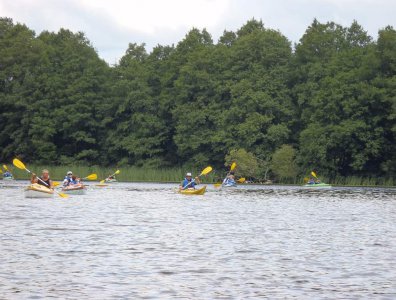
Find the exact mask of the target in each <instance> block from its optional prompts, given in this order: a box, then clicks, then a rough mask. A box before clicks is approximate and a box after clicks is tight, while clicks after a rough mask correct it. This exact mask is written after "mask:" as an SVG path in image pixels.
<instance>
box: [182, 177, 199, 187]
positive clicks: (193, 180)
mask: <svg viewBox="0 0 396 300" xmlns="http://www.w3.org/2000/svg"><path fill="white" fill-rule="evenodd" d="M198 177H199V176H198ZM193 182H195V179H192V180H191V181H190V182H189V183H188V184H187V185H186V186H185V187H184V188H183V190H185V189H187V188H188V187H189V185H190V184H192V183H193Z"/></svg>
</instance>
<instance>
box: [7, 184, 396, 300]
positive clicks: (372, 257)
mask: <svg viewBox="0 0 396 300" xmlns="http://www.w3.org/2000/svg"><path fill="white" fill-rule="evenodd" d="M24 185H26V182H16V183H12V184H11V185H10V184H9V183H4V182H1V183H0V299H42V298H45V299H47V298H51V297H54V298H61V299H142V298H144V299H256V298H268V299H293V298H295V299H396V189H360V188H333V189H330V190H327V189H326V190H306V189H305V190H304V189H301V188H298V187H274V186H249V187H247V186H244V187H242V186H241V187H238V188H236V189H228V190H227V189H222V190H215V189H214V188H213V186H210V187H209V191H208V192H207V193H206V194H205V195H204V196H183V195H179V194H176V193H175V192H174V190H173V188H174V185H167V184H137V183H128V184H127V183H116V184H114V185H112V186H110V187H107V188H102V189H100V188H96V189H95V188H93V187H92V188H90V189H89V190H88V193H87V195H84V196H71V197H70V198H69V199H61V198H59V197H55V198H54V199H53V200H52V199H25V198H24V197H23V186H24Z"/></svg>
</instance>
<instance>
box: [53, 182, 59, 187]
mask: <svg viewBox="0 0 396 300" xmlns="http://www.w3.org/2000/svg"><path fill="white" fill-rule="evenodd" d="M52 184H53V185H54V186H58V185H60V182H59V181H53V182H52Z"/></svg>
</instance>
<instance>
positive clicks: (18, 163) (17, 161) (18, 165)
mask: <svg viewBox="0 0 396 300" xmlns="http://www.w3.org/2000/svg"><path fill="white" fill-rule="evenodd" d="M12 163H13V165H14V166H15V167H17V168H18V169H21V170H26V167H25V165H24V164H23V162H21V161H20V160H19V159H18V158H14V160H13V161H12Z"/></svg>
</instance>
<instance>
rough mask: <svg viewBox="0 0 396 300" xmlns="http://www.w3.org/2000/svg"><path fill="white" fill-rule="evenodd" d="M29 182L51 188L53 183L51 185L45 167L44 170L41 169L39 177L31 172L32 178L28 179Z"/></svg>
mask: <svg viewBox="0 0 396 300" xmlns="http://www.w3.org/2000/svg"><path fill="white" fill-rule="evenodd" d="M39 178H40V179H41V180H39ZM30 182H31V183H37V184H40V185H43V186H45V187H47V188H50V189H53V188H54V185H53V183H52V180H51V179H50V177H49V171H48V170H47V169H44V170H43V171H42V173H41V176H40V177H37V175H36V174H34V173H32V178H31V179H30Z"/></svg>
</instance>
